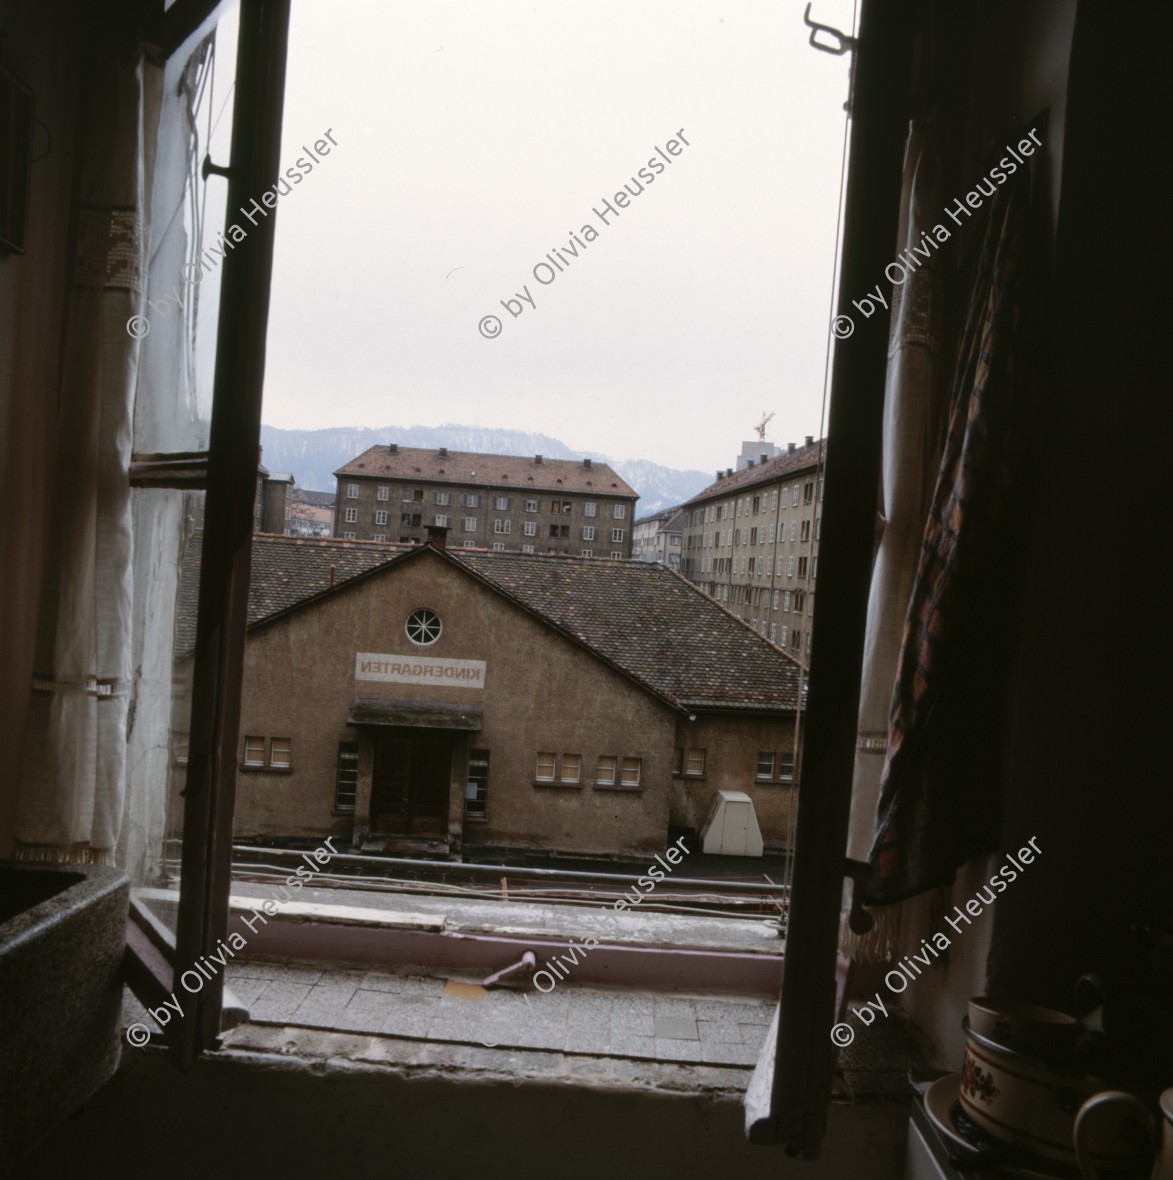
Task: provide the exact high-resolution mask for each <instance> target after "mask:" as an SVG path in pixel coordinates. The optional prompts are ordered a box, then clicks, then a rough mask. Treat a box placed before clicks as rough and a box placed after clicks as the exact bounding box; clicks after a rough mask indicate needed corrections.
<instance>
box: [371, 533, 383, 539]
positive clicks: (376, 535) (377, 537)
mask: <svg viewBox="0 0 1173 1180" xmlns="http://www.w3.org/2000/svg"><path fill="white" fill-rule="evenodd" d="M386 539H387V534H386V533H375V535H374V536H373V537H372V538H371V540H372V541H385V540H386Z"/></svg>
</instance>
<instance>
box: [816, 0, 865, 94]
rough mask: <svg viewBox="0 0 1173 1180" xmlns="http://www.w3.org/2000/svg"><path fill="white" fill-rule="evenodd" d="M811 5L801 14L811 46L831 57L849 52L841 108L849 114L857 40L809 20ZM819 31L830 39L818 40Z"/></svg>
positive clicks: (853, 90)
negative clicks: (845, 86) (843, 99)
mask: <svg viewBox="0 0 1173 1180" xmlns="http://www.w3.org/2000/svg"><path fill="white" fill-rule="evenodd" d="M812 7H813V5H812V4H808V5H807V6H806V11H805V12H804V13H803V14H802V22H803V24H805V25H806V27H807V28H808V29H810V31H811V35H810V44H811V48H812V49H817V50H819V52H820V53H829V54H831V55H832V56H833V57H842V56H843V55H844V54H845V53H849V54H851V62H850V64H849V67H848V73H847V101H846V102H845V103H844V104H843V109H844V110H845V111H846V112H847V113H848V114H849V115H850V114H851V100H852V97H853V95H854V92H855V50H856V47H857V46H858V45H859V40H858V38H856V37H850V36H848V35H847V34H846V33H843V32H840V31H839V30H838V29H836V28H833V27H832V26H831V25H823V24H819V22H818V21H813V20H811V8H812ZM820 33H822V34H823V35H824V37H826V38H830V40H820V39H819V34H820Z"/></svg>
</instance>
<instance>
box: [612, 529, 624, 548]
mask: <svg viewBox="0 0 1173 1180" xmlns="http://www.w3.org/2000/svg"><path fill="white" fill-rule="evenodd" d="M611 540H612V542H613V543H614V544H616V545H618V544H619V542H620V541H622V540H623V530H622V529H612V530H611Z"/></svg>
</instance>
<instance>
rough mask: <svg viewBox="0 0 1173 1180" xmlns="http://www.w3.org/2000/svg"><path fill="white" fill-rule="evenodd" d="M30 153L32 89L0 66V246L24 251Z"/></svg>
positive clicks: (10, 249) (12, 252)
mask: <svg viewBox="0 0 1173 1180" xmlns="http://www.w3.org/2000/svg"><path fill="white" fill-rule="evenodd" d="M32 152H33V92H32V91H31V90H30V89H29V88H28V87H27V86H26V85H25V84H24V83H23V82H22V81H20V79H19V78H17V77H16V76H15V75H14V74H11V73H9V71H8V70H6V69H5V68H4V67H3V66H0V248H2V249H4V250H7V251H8V252H9V253H11V254H23V253H24V252H25V248H26V244H27V235H28V210H29V179H30V174H31V172H32Z"/></svg>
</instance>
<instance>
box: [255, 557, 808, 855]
mask: <svg viewBox="0 0 1173 1180" xmlns="http://www.w3.org/2000/svg"><path fill="white" fill-rule="evenodd" d="M252 570H253V572H252V587H251V594H250V627H249V633H248V642H247V648H246V658H245V676H244V699H243V707H242V719H241V739H240V740H241V749H240V762H239V774H238V783H237V797H236V836H237V839H238V840H240V841H248V840H256V839H265V840H306V839H312V840H319V839H321V838H323V837H326V836H336V837H338V840H336V841H335V843H336V844H337V843H339V842H341V843H342V844H350V845H352V846H353V847H354V848H355V849H356V850H362V851H371V852H386V853H396V854H400V855H402V854H412V853H416V854H419V855H427V856H457V855H459V854H461V853H463V852H464V851H466V850H469V849H476V850H479V851H494V852H501V853H510V854H519V853H524V852H543V853H547V854H551V853H556V854H562V855H573V856H583V857H599V858H609V859H617V860H624V859H632V858H637V857H644V856H646V855H648V854H652V853H655V852H658V851H662V850H663V849H664V847H665V844H666V842H667V837H668V833H669V830H670V829H671V830H672V831H673V833H674V834H675V833H677V832H683V833H693V834H695V833H697V832H698V831H699V829H700V828H701V826H702V825H703V823H704V821H705V818H706V815H707V813H708V811H709V809H710V807H711V806H712V804H713V801H714V798H715V797H716V794H717V792H718V791H721V790H727V791H740V792H745V793H746V794H747V795H748V796H749V797H750V798H751V799H752V800H753V806H754V810H755V813H756V818H757V821H758V824H759V826H760V828H761V832H762V836H763V839H764V842H765V845H766V847H767V848H768V849H772V850H780V849H782V848H783V847H784V846H785V844H786V838H787V830H788V827H789V823H790V818H791V816H790V812H791V807H792V801H793V797H794V794H795V790H794V788H795V770H794V768H795V718H796V711H797V709H798V706H799V700H800V693H801V691H802V671H801V668H800V667H799V665H798V664H797V662H796V661H795V660H794V659H793V658H792V657H790V656H789V655H788V654H787V653H785V652H783V651H781V650H780V649H779V648H778V647H776V646H775V645H773V644H771V643H770V642H768V641H767V640H766V639H764V638H763V637H762V636H761V635H759V634H756V633H755V632H754V631H753V630H752V629H751V628H750V627H748V626H747V625H746V624H744V623H742V622H741V621H740V620H738V619H736V618H734V617H733V616H732V615H731V614H730V613H729V612H728V611H726V610H725V609H724V608H723V607H722V606H720V605H719V604H717V603H715V602H713V601H712V600H711V599H709V598H708V597H707V596H706V595H705V594H703V593H702V592H700V591H699V590H698V589H696V588H695V587H694V586H692V585H691V584H690V583H689V582H688V581H686V580H685V579H684V578H682V577H680V576H679V575H677V574H676V573H674V572H673V571H671V570H670V569H668V568H666V567H664V566H660V565H652V564H647V563H643V562H632V561H611V560H608V559H598V558H595V559H583V558H575V557H547V556H538V555H525V554H519V553H494V552H486V551H468V550H463V549H462V550H456V551H449V550H447V549H446V548H445V546H444V544H443V540H442V539H441V538H440V537H434V538H433V540H432V541H431V542H429V543H428V544H426V545H423V546H414V547H411V548H404V549H400V548H398V547H395V546H387V545H376V544H371V543H366V544H364V543H361V542H360V543H345V542H341V541H336V540H334V541H324V540H316V539H315V540H310V539H298V538H293V537H277V536H257V537H256V538H255V540H254V549H253V566H252ZM690 846H691V841H690Z"/></svg>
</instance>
